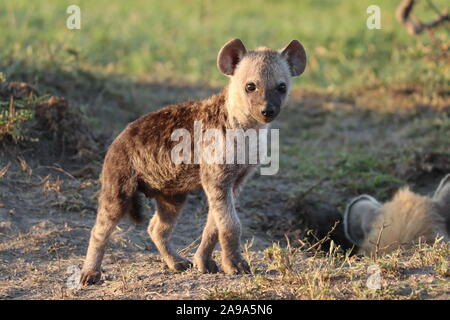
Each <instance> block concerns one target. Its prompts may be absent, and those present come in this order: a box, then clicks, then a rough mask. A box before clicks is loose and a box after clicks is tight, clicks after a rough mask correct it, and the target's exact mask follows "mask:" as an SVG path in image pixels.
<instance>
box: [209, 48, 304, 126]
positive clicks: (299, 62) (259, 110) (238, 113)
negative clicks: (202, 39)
mask: <svg viewBox="0 0 450 320" xmlns="http://www.w3.org/2000/svg"><path fill="white" fill-rule="evenodd" d="M217 65H218V67H219V70H220V71H221V72H222V73H224V74H226V75H228V76H230V78H231V79H230V83H229V86H228V100H229V101H228V107H229V108H232V109H233V110H228V111H229V112H230V113H231V114H232V116H234V117H235V118H236V119H237V120H238V121H240V122H245V119H253V120H256V121H257V122H258V123H262V124H265V123H269V122H271V121H272V120H273V119H275V118H276V116H277V115H278V113H279V112H280V109H281V107H282V106H283V105H284V103H285V101H286V99H287V97H288V95H289V91H290V88H291V77H296V76H299V75H301V74H302V73H303V71H304V70H305V67H306V52H305V49H304V48H303V46H302V44H301V43H300V42H298V41H297V40H293V41H291V42H290V43H289V44H288V45H287V46H286V47H285V48H284V49H282V50H279V51H275V50H271V49H268V48H265V47H262V48H258V49H256V50H251V51H247V50H246V49H245V46H244V44H243V43H242V41H241V40H239V39H234V40H231V41H229V42H228V43H226V44H225V45H224V46H223V47H222V49H221V50H220V52H219V55H218V58H217ZM236 106H239V108H236Z"/></svg>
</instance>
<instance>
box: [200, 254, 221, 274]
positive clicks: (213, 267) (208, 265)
mask: <svg viewBox="0 0 450 320" xmlns="http://www.w3.org/2000/svg"><path fill="white" fill-rule="evenodd" d="M194 265H195V266H196V267H197V269H198V270H199V271H200V272H201V273H217V272H219V267H218V266H217V263H216V262H215V261H214V260H213V259H202V258H197V257H194Z"/></svg>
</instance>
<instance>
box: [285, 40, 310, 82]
mask: <svg viewBox="0 0 450 320" xmlns="http://www.w3.org/2000/svg"><path fill="white" fill-rule="evenodd" d="M281 55H282V56H283V57H285V58H286V60H287V62H288V65H289V69H290V70H291V76H293V77H297V76H299V75H301V74H302V73H303V71H305V68H306V51H305V48H303V45H302V44H301V43H300V42H299V41H298V40H292V41H291V42H290V43H289V44H288V45H287V46H286V48H284V49H283V50H281Z"/></svg>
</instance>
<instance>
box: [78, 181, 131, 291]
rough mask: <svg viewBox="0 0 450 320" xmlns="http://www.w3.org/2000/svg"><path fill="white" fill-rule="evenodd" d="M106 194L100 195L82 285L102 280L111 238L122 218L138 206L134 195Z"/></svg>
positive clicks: (83, 270)
mask: <svg viewBox="0 0 450 320" xmlns="http://www.w3.org/2000/svg"><path fill="white" fill-rule="evenodd" d="M105 193H106V192H105V191H104V190H102V194H101V195H100V199H99V206H98V213H97V219H96V222H95V225H94V227H93V228H92V231H91V237H90V239H89V247H88V250H87V254H86V259H85V261H84V265H83V269H82V271H81V278H80V283H81V284H82V285H88V284H94V283H96V282H98V281H99V280H100V277H101V269H100V267H101V263H102V260H103V256H104V254H105V249H106V245H107V243H108V240H109V237H110V236H111V233H112V232H113V231H114V228H115V227H116V226H117V224H118V223H119V222H120V220H121V219H122V217H123V216H124V215H125V214H126V213H129V211H132V210H134V209H135V208H134V206H136V205H137V204H135V203H134V201H135V200H136V199H135V197H134V196H133V195H130V196H128V197H127V196H122V197H121V196H111V195H109V194H105Z"/></svg>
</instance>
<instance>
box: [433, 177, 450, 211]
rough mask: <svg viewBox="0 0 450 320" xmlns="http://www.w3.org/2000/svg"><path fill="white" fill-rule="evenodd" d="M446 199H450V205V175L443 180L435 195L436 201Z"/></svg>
mask: <svg viewBox="0 0 450 320" xmlns="http://www.w3.org/2000/svg"><path fill="white" fill-rule="evenodd" d="M444 198H447V199H448V201H449V205H450V174H448V175H446V176H445V177H444V179H442V180H441V183H439V186H438V188H437V189H436V191H435V193H434V195H433V199H434V200H439V199H442V200H444ZM449 211H450V210H449Z"/></svg>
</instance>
